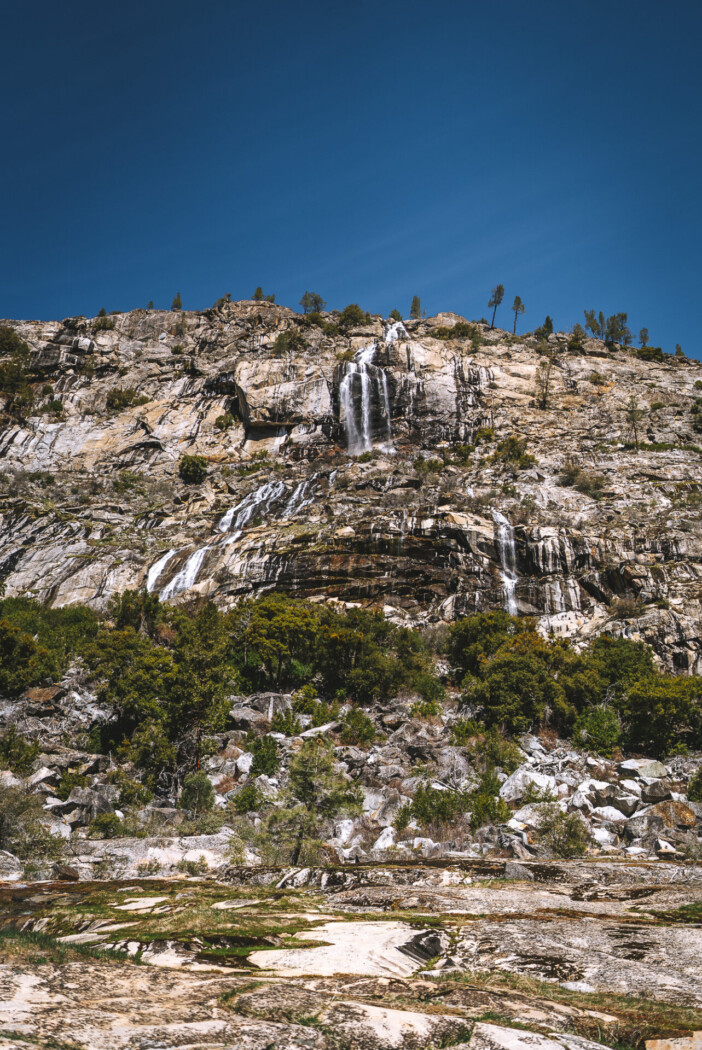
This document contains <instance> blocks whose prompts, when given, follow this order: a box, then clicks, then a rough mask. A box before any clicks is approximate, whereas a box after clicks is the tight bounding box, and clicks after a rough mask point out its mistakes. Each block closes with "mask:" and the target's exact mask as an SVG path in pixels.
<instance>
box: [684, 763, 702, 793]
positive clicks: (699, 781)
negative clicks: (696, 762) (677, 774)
mask: <svg viewBox="0 0 702 1050" xmlns="http://www.w3.org/2000/svg"><path fill="white" fill-rule="evenodd" d="M687 797H688V798H689V800H690V802H702V766H700V768H699V769H698V770H697V772H696V773H693V775H692V776H691V777H690V779H689V781H688V782H687Z"/></svg>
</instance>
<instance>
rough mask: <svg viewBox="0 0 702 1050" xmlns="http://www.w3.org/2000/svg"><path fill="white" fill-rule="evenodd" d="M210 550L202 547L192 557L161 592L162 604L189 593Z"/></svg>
mask: <svg viewBox="0 0 702 1050" xmlns="http://www.w3.org/2000/svg"><path fill="white" fill-rule="evenodd" d="M209 549H210V548H209V547H200V548H199V549H198V550H196V551H194V552H193V554H191V555H190V557H189V558H188V560H187V561H186V563H185V565H184V566H183V568H182V569H181V570H180V572H177V573H176V574H175V576H174V577H173V579H172V580H171V582H170V583H167V584H166V586H165V587H164V588H163V590H162V591H161V593H160V595H159V598H160V600H161V601H162V602H165V601H166V599H167V598H172V597H173V595H174V594H180V592H181V591H187V590H188V589H189V588H190V587H192V586H193V584H194V583H195V581H196V580H197V576H198V573H199V572H200V566H201V565H202V563H203V560H204V558H205V555H206V554H207V552H208V550H209Z"/></svg>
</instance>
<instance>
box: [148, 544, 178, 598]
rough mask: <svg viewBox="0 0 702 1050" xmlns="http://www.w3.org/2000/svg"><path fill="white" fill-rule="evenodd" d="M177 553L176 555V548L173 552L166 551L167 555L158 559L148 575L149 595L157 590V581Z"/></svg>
mask: <svg viewBox="0 0 702 1050" xmlns="http://www.w3.org/2000/svg"><path fill="white" fill-rule="evenodd" d="M175 553H176V550H175V548H173V549H172V550H169V551H166V553H165V554H162V555H161V557H160V558H159V559H158V561H155V562H154V564H153V565H152V566H151V568H150V569H149V571H148V573H147V576H146V590H147V591H148V593H149V594H151V592H152V591H153V589H154V588H155V586H156V580H157V579H158V578H159V576H160V575H161V573H162V572H163V570H164V569H165V568H166V565H167V564H168V562H169V561H170V560H171V558H172V557H173V555H174V554H175Z"/></svg>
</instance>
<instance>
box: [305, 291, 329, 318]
mask: <svg viewBox="0 0 702 1050" xmlns="http://www.w3.org/2000/svg"><path fill="white" fill-rule="evenodd" d="M326 305H327V304H326V302H325V301H324V299H322V297H321V295H318V293H317V292H305V294H304V295H303V297H302V299H300V306H301V307H302V312H303V314H321V312H322V310H323V309H324V308H325V306H326Z"/></svg>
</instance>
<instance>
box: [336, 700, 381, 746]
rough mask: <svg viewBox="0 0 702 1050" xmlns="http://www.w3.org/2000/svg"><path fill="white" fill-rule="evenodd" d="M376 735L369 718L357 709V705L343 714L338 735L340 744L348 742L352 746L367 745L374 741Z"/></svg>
mask: <svg viewBox="0 0 702 1050" xmlns="http://www.w3.org/2000/svg"><path fill="white" fill-rule="evenodd" d="M377 735H378V734H377V732H376V728H375V726H374V725H373V723H372V722H371V720H370V718H369V717H368V716H367V715H365V714H364V713H363V711H359V709H358V708H357V707H352V708H351V710H350V711H347V713H346V714H345V715H344V722H343V728H342V730H341V737H340V739H341V743H342V744H349V745H352V746H354V747H368V746H370V745H371V744H372V743H373V742H374V741H375V738H376V736H377Z"/></svg>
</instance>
